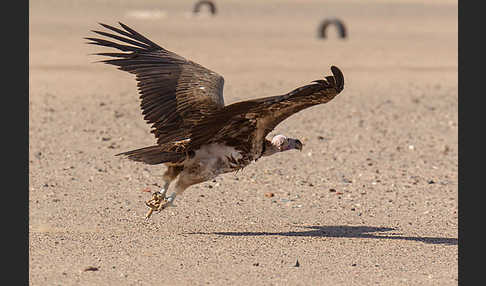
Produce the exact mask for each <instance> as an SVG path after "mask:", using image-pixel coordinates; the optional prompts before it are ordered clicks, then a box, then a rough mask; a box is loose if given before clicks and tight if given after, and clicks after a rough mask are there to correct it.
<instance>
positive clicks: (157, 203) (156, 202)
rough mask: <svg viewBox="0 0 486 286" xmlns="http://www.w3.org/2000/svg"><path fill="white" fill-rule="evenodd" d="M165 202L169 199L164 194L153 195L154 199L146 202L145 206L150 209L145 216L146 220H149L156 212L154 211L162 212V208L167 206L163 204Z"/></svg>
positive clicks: (156, 193)
mask: <svg viewBox="0 0 486 286" xmlns="http://www.w3.org/2000/svg"><path fill="white" fill-rule="evenodd" d="M165 201H167V199H166V198H165V196H164V195H163V194H161V193H160V192H155V193H153V194H152V198H151V199H150V200H148V201H146V202H145V205H146V206H148V207H149V208H150V209H149V211H148V212H147V214H146V215H145V218H149V217H150V216H151V215H152V213H153V212H154V210H158V211H159V212H160V210H162V209H163V208H161V207H162V206H164V205H165V204H163V202H165Z"/></svg>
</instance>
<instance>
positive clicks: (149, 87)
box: [85, 23, 344, 217]
mask: <svg viewBox="0 0 486 286" xmlns="http://www.w3.org/2000/svg"><path fill="white" fill-rule="evenodd" d="M119 24H120V26H121V28H122V29H120V28H116V27H113V26H110V25H106V24H101V23H100V25H101V26H103V27H105V28H106V29H108V30H110V31H111V32H112V33H109V32H107V31H92V32H94V33H96V34H98V35H101V36H104V37H106V38H104V39H103V38H91V37H88V38H85V39H87V40H90V42H88V44H95V45H99V46H105V47H110V48H115V49H118V50H119V51H117V52H106V53H96V54H95V55H101V56H107V57H110V58H109V59H107V60H103V61H102V62H104V63H107V64H110V65H114V66H117V67H118V68H119V69H121V70H124V71H127V72H130V73H133V74H135V77H136V80H137V86H138V90H139V93H140V99H141V109H142V114H143V115H144V119H145V120H146V121H147V122H148V123H149V124H152V129H151V133H153V134H154V135H155V138H156V140H157V144H155V145H153V146H149V147H144V148H141V149H136V150H132V151H128V152H123V153H120V154H117V155H123V156H125V157H126V158H128V159H131V160H133V161H139V162H143V163H145V164H150V165H155V164H165V165H166V166H167V170H166V172H165V173H164V175H163V181H164V186H163V187H162V189H161V190H160V191H158V192H155V193H154V194H153V197H152V199H151V200H149V201H147V202H146V204H147V205H148V206H149V207H150V208H151V209H150V210H149V212H148V213H147V217H149V216H150V215H151V214H152V211H153V210H158V211H160V210H162V209H165V208H166V207H167V206H170V205H172V203H173V202H174V199H175V198H176V196H177V195H180V194H181V193H182V192H183V191H184V190H185V189H187V188H188V187H189V186H191V185H194V184H198V183H202V182H205V181H208V180H211V179H213V178H215V177H216V176H218V175H220V174H224V173H228V172H233V171H238V170H240V169H242V168H244V167H245V166H247V165H248V164H250V163H251V162H253V161H256V160H258V159H259V158H261V157H265V156H270V155H272V154H275V153H277V152H284V151H288V150H293V149H297V150H302V143H301V142H300V141H299V140H298V139H294V138H288V137H286V136H284V135H276V136H274V137H273V138H272V139H270V140H268V139H266V136H267V135H268V134H269V133H270V132H271V131H272V130H273V129H274V128H275V127H276V126H277V125H278V124H279V123H280V122H282V121H283V120H285V119H286V118H287V117H289V116H291V115H292V114H294V113H296V112H299V111H301V110H303V109H305V108H307V107H310V106H313V105H317V104H321V103H327V102H329V101H330V100H332V99H333V98H334V97H335V96H336V95H338V94H339V93H340V92H341V91H342V90H343V88H344V77H343V74H342V72H341V71H340V70H339V69H338V68H337V67H335V66H331V71H332V74H333V75H332V76H326V77H324V78H323V79H319V80H315V81H313V82H312V83H311V84H308V85H305V86H302V87H299V88H297V89H294V90H293V91H291V92H289V93H287V94H284V95H277V96H270V97H263V98H258V99H252V100H246V101H241V102H237V103H233V104H230V105H225V104H224V98H223V84H224V79H223V77H222V76H221V75H219V74H217V73H215V72H213V71H211V70H209V69H207V68H205V67H203V66H201V65H199V64H197V63H195V62H193V61H191V60H189V59H186V58H183V57H181V56H179V55H178V54H176V53H173V52H170V51H168V50H166V49H164V48H162V47H161V46H159V45H157V44H156V43H154V42H152V41H151V40H149V39H147V38H146V37H144V36H142V35H141V34H139V33H138V32H136V31H135V30H133V29H132V28H130V27H128V26H126V25H124V24H122V23H119ZM113 32H114V33H113ZM114 40H117V41H119V42H120V43H117V42H116V41H114ZM173 181H175V182H174V191H173V192H172V194H170V195H169V196H166V193H167V190H168V188H169V185H170V184H171V182H173Z"/></svg>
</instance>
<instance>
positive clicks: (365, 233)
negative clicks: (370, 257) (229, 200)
mask: <svg viewBox="0 0 486 286" xmlns="http://www.w3.org/2000/svg"><path fill="white" fill-rule="evenodd" d="M299 227H301V228H305V229H308V230H304V231H289V232H192V233H188V234H212V235H223V236H272V235H275V236H306V237H338V238H375V239H398V240H411V241H419V242H423V243H430V244H446V245H457V238H447V237H420V236H419V237H413V236H400V235H399V234H396V233H389V234H373V232H385V231H391V230H395V229H394V228H390V227H373V226H345V225H336V226H299Z"/></svg>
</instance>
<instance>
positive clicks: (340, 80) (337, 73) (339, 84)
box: [331, 65, 344, 92]
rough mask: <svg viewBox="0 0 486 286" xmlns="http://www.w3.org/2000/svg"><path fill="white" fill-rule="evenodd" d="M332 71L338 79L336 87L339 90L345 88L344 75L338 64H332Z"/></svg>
mask: <svg viewBox="0 0 486 286" xmlns="http://www.w3.org/2000/svg"><path fill="white" fill-rule="evenodd" d="M331 72H332V75H333V76H334V79H335V81H336V87H337V89H338V91H339V92H341V91H342V90H343V89H344V75H343V73H342V71H341V70H340V69H339V68H338V67H337V66H334V65H333V66H331Z"/></svg>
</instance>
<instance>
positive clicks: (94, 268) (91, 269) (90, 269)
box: [83, 266, 100, 271]
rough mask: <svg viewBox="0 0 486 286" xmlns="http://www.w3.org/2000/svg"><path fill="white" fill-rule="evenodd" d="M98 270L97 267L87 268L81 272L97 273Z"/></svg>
mask: <svg viewBox="0 0 486 286" xmlns="http://www.w3.org/2000/svg"><path fill="white" fill-rule="evenodd" d="M98 270H100V269H99V268H98V267H94V266H88V267H86V268H84V270H83V271H98Z"/></svg>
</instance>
